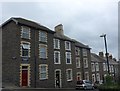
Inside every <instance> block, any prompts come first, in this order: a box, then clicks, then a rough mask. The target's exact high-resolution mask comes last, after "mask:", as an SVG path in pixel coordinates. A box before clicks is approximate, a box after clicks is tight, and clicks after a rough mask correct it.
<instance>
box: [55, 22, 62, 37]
mask: <svg viewBox="0 0 120 91" xmlns="http://www.w3.org/2000/svg"><path fill="white" fill-rule="evenodd" d="M55 32H56V33H58V34H61V35H63V34H64V33H63V25H62V24H59V25H57V26H55Z"/></svg>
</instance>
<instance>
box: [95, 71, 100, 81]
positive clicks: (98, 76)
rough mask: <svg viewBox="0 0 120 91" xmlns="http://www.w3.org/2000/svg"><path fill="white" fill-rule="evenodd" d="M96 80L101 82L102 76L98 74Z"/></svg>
mask: <svg viewBox="0 0 120 91" xmlns="http://www.w3.org/2000/svg"><path fill="white" fill-rule="evenodd" d="M96 79H97V81H100V74H99V73H97V74H96Z"/></svg>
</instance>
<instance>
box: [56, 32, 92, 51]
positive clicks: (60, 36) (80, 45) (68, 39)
mask: <svg viewBox="0 0 120 91" xmlns="http://www.w3.org/2000/svg"><path fill="white" fill-rule="evenodd" d="M54 37H56V38H59V39H62V40H66V41H71V42H74V43H75V45H76V46H78V47H82V48H88V49H90V48H89V46H88V45H84V44H83V43H81V42H79V41H76V40H74V39H71V38H69V37H67V36H66V35H63V34H59V33H55V34H54Z"/></svg>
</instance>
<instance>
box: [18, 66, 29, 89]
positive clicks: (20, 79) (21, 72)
mask: <svg viewBox="0 0 120 91" xmlns="http://www.w3.org/2000/svg"><path fill="white" fill-rule="evenodd" d="M23 66H27V69H22V67H23ZM22 70H27V72H28V77H27V78H28V82H27V83H28V84H27V86H22ZM20 86H21V87H30V64H21V65H20Z"/></svg>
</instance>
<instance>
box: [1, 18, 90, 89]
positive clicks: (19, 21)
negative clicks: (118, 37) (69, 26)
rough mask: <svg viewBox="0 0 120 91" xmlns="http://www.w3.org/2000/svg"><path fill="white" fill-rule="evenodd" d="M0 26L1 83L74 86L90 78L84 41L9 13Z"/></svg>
mask: <svg viewBox="0 0 120 91" xmlns="http://www.w3.org/2000/svg"><path fill="white" fill-rule="evenodd" d="M1 29H2V87H4V88H6V87H9V86H13V87H28V88H29V87H30V88H31V87H32V88H34V87H35V88H75V85H76V81H77V80H80V79H87V80H92V72H91V54H90V48H89V46H87V45H84V44H82V43H80V42H79V41H76V40H74V39H72V38H69V37H67V36H65V35H64V31H63V25H62V24H59V25H57V26H56V27H55V30H54V31H53V30H50V29H49V28H47V27H45V26H42V25H41V24H38V23H36V22H34V21H31V20H28V19H24V18H16V17H12V18H10V19H9V20H7V21H6V22H4V23H3V24H2V25H1Z"/></svg>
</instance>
